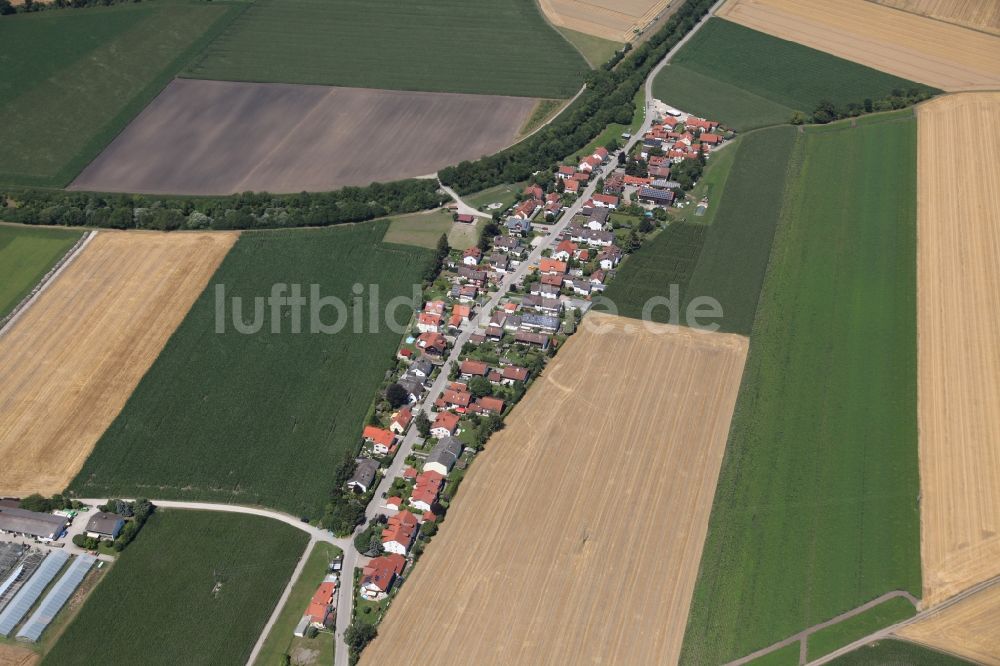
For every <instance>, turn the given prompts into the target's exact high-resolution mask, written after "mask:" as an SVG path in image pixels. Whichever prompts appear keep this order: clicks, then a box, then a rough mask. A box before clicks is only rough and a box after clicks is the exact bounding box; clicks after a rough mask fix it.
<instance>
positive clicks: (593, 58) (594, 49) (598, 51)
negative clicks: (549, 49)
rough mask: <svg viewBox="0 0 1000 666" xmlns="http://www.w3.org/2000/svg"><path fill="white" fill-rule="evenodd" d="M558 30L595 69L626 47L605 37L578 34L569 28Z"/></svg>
mask: <svg viewBox="0 0 1000 666" xmlns="http://www.w3.org/2000/svg"><path fill="white" fill-rule="evenodd" d="M556 30H558V31H559V32H560V33H562V35H563V37H565V38H566V39H568V40H569V41H570V43H571V44H573V46H575V47H576V48H578V49H580V53H582V54H583V57H584V58H586V59H587V62H589V63H590V66H591V67H594V68H595V69H596V68H597V67H600V66H601V65H603V64H604V63H606V62H607V61H608V60H611V56H613V55H614V54H615V51H617V50H619V49H620V48H622V47H623V46H625V45H624V44H622V43H621V42H615V41H612V40H610V39H604V38H603V37H595V36H594V35H588V34H586V33H583V32H577V31H576V30H570V29H569V28H563V27H559V28H556Z"/></svg>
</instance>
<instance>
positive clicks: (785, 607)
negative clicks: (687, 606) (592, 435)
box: [683, 111, 920, 663]
mask: <svg viewBox="0 0 1000 666" xmlns="http://www.w3.org/2000/svg"><path fill="white" fill-rule="evenodd" d="M746 138H748V137H744V140H745V139H746ZM792 164H793V165H794V166H793V168H792V169H791V170H790V173H791V174H792V175H791V177H790V178H791V179H790V181H789V185H788V188H789V190H788V193H787V195H786V197H787V201H788V203H787V204H786V205H785V208H784V210H783V211H782V218H781V222H780V224H779V225H778V229H777V232H776V235H775V241H774V248H773V250H772V254H771V260H770V265H769V267H768V271H767V275H766V278H765V281H764V288H763V292H762V294H761V303H760V306H759V308H758V310H757V316H756V320H755V322H754V327H753V334H752V336H751V344H750V355H749V358H748V361H747V369H746V372H745V373H744V376H743V383H742V385H741V387H740V398H739V402H738V403H737V407H736V413H735V416H734V418H733V426H732V430H731V432H730V435H729V443H728V448H727V452H726V460H725V462H724V464H723V468H722V473H721V475H720V480H719V486H718V488H719V489H718V492H717V495H716V499H715V505H714V506H713V509H712V520H711V525H710V529H709V536H708V539H707V542H706V544H705V552H704V556H703V559H702V564H701V570H700V573H699V582H698V586H697V588H696V590H695V596H694V601H693V604H692V608H691V617H690V621H689V625H688V630H687V635H686V639H685V645H684V655H683V660H685V661H690V662H691V663H722V662H726V661H728V660H730V659H735V658H738V657H741V656H743V655H746V654H749V653H751V652H753V651H754V650H756V649H758V648H762V647H766V646H768V645H771V644H773V643H775V642H777V641H779V640H781V639H784V638H787V637H789V636H791V635H793V634H795V633H796V632H798V631H800V630H802V629H805V628H807V627H810V626H812V625H814V624H816V623H818V622H821V621H824V620H827V619H830V618H832V617H834V616H836V615H838V614H840V613H842V612H845V611H847V610H850V609H852V608H855V607H857V606H860V605H861V604H862V603H864V602H867V601H870V600H871V599H874V598H876V597H878V596H880V595H882V594H883V593H885V592H888V591H891V590H908V591H909V592H910V593H912V594H914V595H917V596H918V595H919V594H920V560H919V557H918V556H917V553H918V551H919V532H920V530H919V517H918V506H917V497H918V494H919V492H920V491H919V487H918V473H917V428H916V424H917V421H916V418H917V417H916V398H917V391H916V388H917V386H916V382H917V378H916V372H917V371H916V363H917V355H916V261H915V257H916V128H915V122H914V119H913V117H912V112H909V111H907V112H904V114H903V115H900V114H889V115H887V116H871V117H869V118H867V119H866V122H863V123H861V122H859V123H858V124H857V126H856V127H852V126H851V123H850V122H846V123H837V124H834V125H828V126H824V127H823V128H820V129H812V130H807V131H806V132H805V133H804V135H802V136H801V137H800V138H799V140H798V142H797V144H796V148H795V153H794V155H793V158H792ZM845 193H851V194H850V196H847V195H845ZM720 212H721V211H720ZM717 223H718V222H717Z"/></svg>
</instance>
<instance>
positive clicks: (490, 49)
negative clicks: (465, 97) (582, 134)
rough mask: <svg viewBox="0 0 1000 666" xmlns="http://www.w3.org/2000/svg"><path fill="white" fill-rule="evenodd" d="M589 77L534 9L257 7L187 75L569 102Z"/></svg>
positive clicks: (368, 2) (439, 1) (302, 0)
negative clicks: (522, 97)
mask: <svg viewBox="0 0 1000 666" xmlns="http://www.w3.org/2000/svg"><path fill="white" fill-rule="evenodd" d="M588 70H589V67H588V65H587V62H586V61H585V60H584V59H583V56H582V55H580V53H579V52H578V51H577V50H576V49H575V48H574V47H573V46H572V45H571V44H570V43H569V42H567V41H566V40H565V39H564V38H563V37H562V36H561V35H559V33H557V32H556V31H555V30H554V29H553V28H552V27H551V26H549V25H548V24H546V22H545V19H544V18H543V17H542V15H541V13H540V12H539V10H538V6H537V5H536V4H535V0H492V1H487V0H413V1H411V2H406V3H399V2H390V1H388V0H374V1H373V0H339V1H338V2H329V0H257V1H256V2H254V3H253V4H252V5H250V6H249V7H248V8H247V10H246V11H245V12H243V13H242V14H241V15H240V16H239V18H237V19H236V20H235V21H234V22H233V23H232V24H231V25H230V26H229V28H228V29H227V30H226V32H225V33H223V34H222V36H221V37H219V38H218V39H216V40H215V41H213V42H212V44H211V45H210V46H209V47H208V49H207V50H206V51H205V52H204V53H203V54H202V55H201V56H200V57H199V59H198V60H197V61H196V62H195V63H193V64H192V65H191V67H189V68H188V69H187V70H185V73H184V75H185V76H191V77H194V78H200V79H221V80H226V81H267V82H280V83H315V84H325V85H333V86H347V87H352V88H389V89H393V90H422V91H428V92H460V93H478V94H488V95H516V96H524V97H546V98H561V99H565V98H568V97H572V96H573V95H574V94H575V93H576V91H577V90H579V89H580V86H581V85H582V84H583V78H584V76H585V75H586V73H587V71H588Z"/></svg>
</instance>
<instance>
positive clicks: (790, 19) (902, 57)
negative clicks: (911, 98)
mask: <svg viewBox="0 0 1000 666" xmlns="http://www.w3.org/2000/svg"><path fill="white" fill-rule="evenodd" d="M820 5H821V6H820ZM717 15H718V16H720V17H722V18H725V19H727V20H729V21H733V22H735V23H740V24H742V25H745V26H746V27H748V28H753V29H754V30H759V31H761V32H765V33H767V34H769V35H774V36H775V37H779V38H781V39H787V40H791V41H793V42H799V43H800V44H805V45H806V46H809V47H811V48H814V49H819V50H820V51H826V52H828V53H832V54H833V55H836V56H839V57H841V58H845V59H847V60H853V61H855V62H859V63H861V64H862V65H867V66H869V67H873V68H875V69H880V70H882V71H884V72H889V73H890V74H895V75H896V76H901V77H903V78H905V79H910V80H911V81H919V82H921V83H926V84H928V85H931V86H934V87H936V88H940V89H942V90H949V91H955V90H986V89H995V88H1000V37H994V36H992V35H988V34H985V33H982V32H976V31H974V30H968V29H966V28H962V27H959V26H956V25H950V24H948V23H943V22H941V21H935V20H933V19H929V18H926V17H923V16H917V15H916V14H908V13H906V12H901V11H897V10H895V9H890V8H889V7H883V6H881V5H877V4H875V3H873V2H868V1H867V0H825V1H824V2H821V3H820V2H816V1H815V0H729V2H727V3H726V4H725V5H723V7H722V8H721V9H720V10H719V11H718V12H717ZM859 101H860V100H859Z"/></svg>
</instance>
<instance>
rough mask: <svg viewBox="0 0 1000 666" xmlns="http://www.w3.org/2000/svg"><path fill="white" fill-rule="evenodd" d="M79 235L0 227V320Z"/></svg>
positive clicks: (53, 230)
mask: <svg viewBox="0 0 1000 666" xmlns="http://www.w3.org/2000/svg"><path fill="white" fill-rule="evenodd" d="M81 235H82V234H81V233H80V232H79V231H71V230H69V229H45V228H32V227H23V226H14V225H5V224H0V318H3V317H5V316H7V313H9V312H10V311H11V310H13V309H14V307H15V306H16V305H17V304H18V303H20V302H21V299H23V298H24V297H25V296H27V295H28V293H29V292H31V290H32V289H33V288H34V287H35V285H36V284H38V282H39V281H40V280H41V279H42V277H43V276H44V275H45V274H46V273H47V272H48V271H49V269H50V268H52V266H53V265H54V264H55V263H56V262H57V261H59V259H60V258H62V256H63V255H64V254H66V252H68V251H69V249H70V248H71V247H73V244H74V243H76V241H78V240H79V239H80V236H81Z"/></svg>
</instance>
